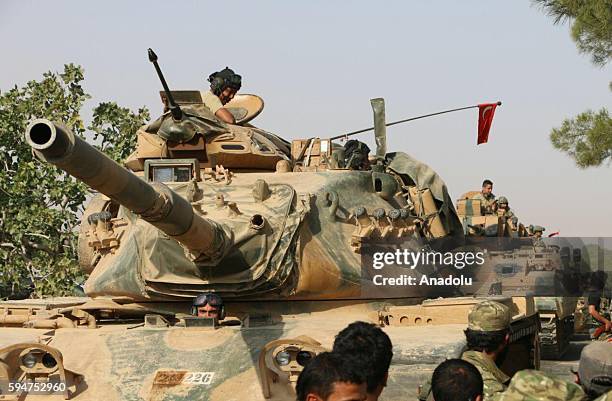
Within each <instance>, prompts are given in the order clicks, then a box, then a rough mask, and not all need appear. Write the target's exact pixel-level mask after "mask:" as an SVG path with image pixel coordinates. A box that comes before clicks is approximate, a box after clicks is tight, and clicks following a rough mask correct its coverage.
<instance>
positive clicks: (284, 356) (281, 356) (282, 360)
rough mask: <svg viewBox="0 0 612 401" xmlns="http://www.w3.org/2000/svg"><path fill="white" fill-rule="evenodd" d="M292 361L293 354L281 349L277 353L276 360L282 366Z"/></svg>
mask: <svg viewBox="0 0 612 401" xmlns="http://www.w3.org/2000/svg"><path fill="white" fill-rule="evenodd" d="M290 361H291V355H289V353H288V352H286V351H281V352H279V353H278V354H276V362H277V363H278V364H279V365H280V366H285V365H289V362H290Z"/></svg>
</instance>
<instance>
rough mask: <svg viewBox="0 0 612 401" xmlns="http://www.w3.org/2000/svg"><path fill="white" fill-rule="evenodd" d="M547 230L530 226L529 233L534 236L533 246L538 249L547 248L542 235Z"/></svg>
mask: <svg viewBox="0 0 612 401" xmlns="http://www.w3.org/2000/svg"><path fill="white" fill-rule="evenodd" d="M545 230H546V229H545V228H544V227H542V226H533V225H532V226H529V231H530V233H531V234H532V235H533V246H534V247H536V248H546V244H545V243H544V240H543V239H542V234H543V233H544V231H545Z"/></svg>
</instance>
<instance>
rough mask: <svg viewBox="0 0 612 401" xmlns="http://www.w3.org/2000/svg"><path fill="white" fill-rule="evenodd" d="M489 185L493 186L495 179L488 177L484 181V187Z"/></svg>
mask: <svg viewBox="0 0 612 401" xmlns="http://www.w3.org/2000/svg"><path fill="white" fill-rule="evenodd" d="M487 185H490V186H493V181H491V180H489V179H486V180H484V181H483V182H482V186H483V187H486V186H487Z"/></svg>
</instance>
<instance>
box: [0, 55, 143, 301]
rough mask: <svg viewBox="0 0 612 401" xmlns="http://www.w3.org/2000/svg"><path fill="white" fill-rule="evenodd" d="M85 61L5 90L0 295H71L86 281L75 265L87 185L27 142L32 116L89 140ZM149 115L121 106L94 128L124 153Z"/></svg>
mask: <svg viewBox="0 0 612 401" xmlns="http://www.w3.org/2000/svg"><path fill="white" fill-rule="evenodd" d="M83 79H84V75H83V70H82V68H81V67H80V66H76V65H74V64H67V65H65V66H64V71H63V73H61V74H57V73H52V72H47V73H45V74H43V78H42V80H40V81H30V82H28V83H27V84H26V85H25V86H24V87H22V88H18V87H17V86H15V87H14V88H12V89H11V90H9V91H7V92H5V93H2V94H0V292H1V294H0V296H7V295H11V294H13V295H15V294H19V293H20V292H24V291H26V290H27V291H29V289H28V287H31V286H33V291H34V295H36V296H42V295H66V294H70V293H71V292H72V291H73V288H74V285H75V283H76V282H80V281H82V279H83V276H82V273H81V271H80V270H79V268H78V264H77V262H76V239H77V232H76V229H77V226H78V217H79V215H80V213H82V210H83V202H84V201H85V198H86V195H87V188H86V187H85V186H84V185H83V184H82V183H80V182H78V181H76V180H75V179H73V178H72V177H70V176H67V175H66V174H64V173H63V172H61V171H60V170H58V169H57V168H55V167H53V166H49V165H47V164H43V163H40V162H39V161H38V160H36V159H35V158H34V157H33V156H32V152H31V151H30V149H29V147H28V146H27V145H26V144H25V142H24V140H23V133H24V132H25V128H26V126H27V124H28V122H29V121H30V120H31V119H32V118H38V117H43V118H48V119H50V120H53V121H57V122H62V123H64V124H65V125H66V126H68V127H69V128H70V129H72V130H73V131H74V132H75V134H76V135H79V136H81V137H83V135H84V134H85V132H86V129H85V124H84V122H83V120H82V118H81V116H80V111H81V108H82V107H83V104H84V102H85V101H86V100H87V99H89V98H90V96H89V95H88V94H87V93H85V91H84V90H83V87H82V86H81V83H82V81H83ZM148 118H149V113H148V111H147V110H146V109H140V110H138V112H137V113H133V112H131V111H129V110H128V109H125V108H121V107H119V106H117V105H116V104H115V103H102V104H100V105H99V106H98V107H96V108H95V109H94V111H93V122H92V124H91V127H90V129H92V130H93V131H94V136H95V137H96V138H97V139H98V142H99V143H100V147H101V148H102V149H105V150H109V151H110V153H111V156H112V157H115V158H116V159H117V158H121V157H124V156H125V155H127V154H129V153H130V152H131V151H132V150H133V149H134V146H135V140H136V139H135V135H134V132H135V130H136V128H137V127H138V126H139V125H141V124H143V123H144V122H145V121H146V120H147V119H148Z"/></svg>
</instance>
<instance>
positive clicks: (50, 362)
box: [42, 353, 57, 369]
mask: <svg viewBox="0 0 612 401" xmlns="http://www.w3.org/2000/svg"><path fill="white" fill-rule="evenodd" d="M42 364H43V365H44V366H45V367H46V368H49V369H51V368H54V367H55V365H57V361H56V360H55V358H54V357H53V355H51V354H49V353H46V354H45V355H44V356H43V358H42Z"/></svg>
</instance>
